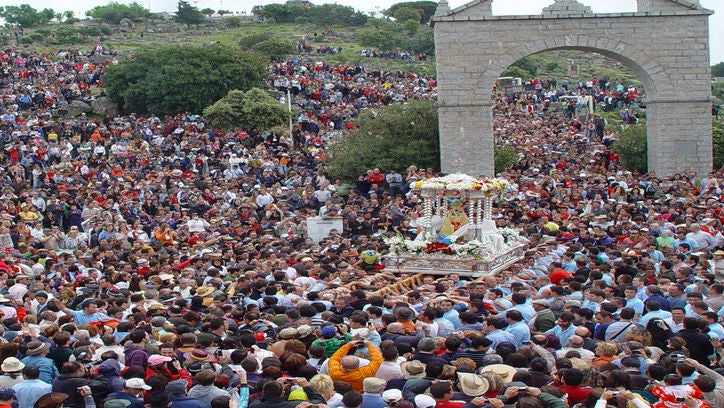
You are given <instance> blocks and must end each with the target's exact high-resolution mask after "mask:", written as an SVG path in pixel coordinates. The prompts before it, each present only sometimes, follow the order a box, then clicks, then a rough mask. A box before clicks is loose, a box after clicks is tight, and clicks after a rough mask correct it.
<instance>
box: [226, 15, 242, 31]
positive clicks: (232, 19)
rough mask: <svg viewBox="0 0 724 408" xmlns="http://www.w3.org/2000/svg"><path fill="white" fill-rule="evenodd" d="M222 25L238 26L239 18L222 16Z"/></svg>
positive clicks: (239, 23) (239, 25)
mask: <svg viewBox="0 0 724 408" xmlns="http://www.w3.org/2000/svg"><path fill="white" fill-rule="evenodd" d="M224 25H225V26H227V27H228V28H238V27H241V18H239V17H236V16H232V17H225V18H224Z"/></svg>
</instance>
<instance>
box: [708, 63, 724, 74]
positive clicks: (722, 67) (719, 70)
mask: <svg viewBox="0 0 724 408" xmlns="http://www.w3.org/2000/svg"><path fill="white" fill-rule="evenodd" d="M711 75H712V76H715V77H724V61H723V62H720V63H718V64H716V65H712V67H711Z"/></svg>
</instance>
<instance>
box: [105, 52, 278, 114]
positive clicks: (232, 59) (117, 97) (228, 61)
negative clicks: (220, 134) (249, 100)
mask: <svg viewBox="0 0 724 408" xmlns="http://www.w3.org/2000/svg"><path fill="white" fill-rule="evenodd" d="M267 75H268V73H267V71H266V61H265V60H264V59H263V58H262V57H261V56H258V55H251V54H248V53H245V52H243V51H239V50H237V49H234V48H231V47H225V46H222V45H219V44H216V45H212V46H189V45H184V46H169V47H158V48H147V49H144V50H141V51H139V52H138V53H137V54H136V58H135V59H133V60H129V61H124V62H121V63H120V64H118V65H112V66H110V67H108V70H107V72H106V73H105V74H104V75H103V77H102V78H103V81H104V82H105V83H106V91H107V92H108V96H110V97H111V99H113V100H114V101H115V102H116V103H119V104H120V105H121V106H122V108H123V110H124V111H125V112H136V113H139V114H147V113H155V114H157V115H159V116H160V115H166V114H176V113H180V112H186V111H189V112H201V111H202V110H203V108H205V107H207V106H209V105H211V104H212V103H214V102H215V101H217V100H219V99H221V98H222V97H224V96H225V95H226V94H227V93H228V92H229V91H230V90H232V89H240V90H242V91H246V90H248V89H251V88H252V87H255V86H263V85H264V79H265V78H266V77H267Z"/></svg>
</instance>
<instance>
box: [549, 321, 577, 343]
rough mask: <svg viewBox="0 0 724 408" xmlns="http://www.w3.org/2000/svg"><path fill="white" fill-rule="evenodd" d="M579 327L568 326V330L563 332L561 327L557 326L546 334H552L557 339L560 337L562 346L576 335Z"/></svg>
mask: <svg viewBox="0 0 724 408" xmlns="http://www.w3.org/2000/svg"><path fill="white" fill-rule="evenodd" d="M576 329H577V327H576V326H574V325H570V326H568V328H567V329H565V330H563V329H562V328H561V326H559V325H555V327H553V328H552V329H550V330H548V331H547V332H546V334H552V335H554V336H556V337H558V340H560V342H561V344H563V345H565V344H566V342H567V341H568V339H569V338H570V337H571V336H573V335H574V334H576Z"/></svg>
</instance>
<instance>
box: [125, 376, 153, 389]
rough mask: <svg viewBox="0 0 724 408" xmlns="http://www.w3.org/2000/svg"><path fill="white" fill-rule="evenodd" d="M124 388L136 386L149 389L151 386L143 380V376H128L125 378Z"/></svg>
mask: <svg viewBox="0 0 724 408" xmlns="http://www.w3.org/2000/svg"><path fill="white" fill-rule="evenodd" d="M125 385H126V388H138V389H141V390H146V391H148V390H150V389H151V387H149V386H148V384H146V382H145V381H143V378H129V379H127V380H126V383H125Z"/></svg>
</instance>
